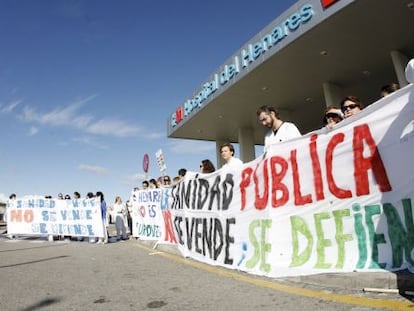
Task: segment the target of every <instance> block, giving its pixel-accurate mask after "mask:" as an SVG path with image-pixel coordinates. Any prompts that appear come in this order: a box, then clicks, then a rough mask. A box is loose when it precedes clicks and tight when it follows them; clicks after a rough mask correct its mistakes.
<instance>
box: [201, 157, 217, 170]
mask: <svg viewBox="0 0 414 311" xmlns="http://www.w3.org/2000/svg"><path fill="white" fill-rule="evenodd" d="M200 171H201V173H203V174H209V173H213V172H215V171H216V168H215V167H214V164H213V163H212V162H211V161H210V160H209V159H205V160H203V161H201V164H200Z"/></svg>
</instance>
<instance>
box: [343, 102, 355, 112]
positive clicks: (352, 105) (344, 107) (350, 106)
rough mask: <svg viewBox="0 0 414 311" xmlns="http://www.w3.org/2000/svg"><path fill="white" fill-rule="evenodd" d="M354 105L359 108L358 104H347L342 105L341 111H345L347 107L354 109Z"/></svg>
mask: <svg viewBox="0 0 414 311" xmlns="http://www.w3.org/2000/svg"><path fill="white" fill-rule="evenodd" d="M356 107H358V108H359V105H358V104H351V105H348V106H342V109H341V110H342V112H345V111H347V110H348V109H354V108H356Z"/></svg>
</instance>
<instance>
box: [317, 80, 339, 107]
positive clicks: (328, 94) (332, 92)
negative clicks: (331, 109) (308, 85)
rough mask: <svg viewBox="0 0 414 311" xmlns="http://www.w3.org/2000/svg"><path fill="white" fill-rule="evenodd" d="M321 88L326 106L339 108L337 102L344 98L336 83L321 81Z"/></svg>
mask: <svg viewBox="0 0 414 311" xmlns="http://www.w3.org/2000/svg"><path fill="white" fill-rule="evenodd" d="M322 88H323V95H324V97H325V105H326V107H328V106H335V107H338V108H339V104H340V102H341V100H342V99H343V98H344V95H343V92H342V89H341V88H340V87H339V86H337V85H336V84H333V83H330V82H324V83H322Z"/></svg>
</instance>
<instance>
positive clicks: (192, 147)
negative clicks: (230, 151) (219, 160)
mask: <svg viewBox="0 0 414 311" xmlns="http://www.w3.org/2000/svg"><path fill="white" fill-rule="evenodd" d="M168 148H169V149H170V150H171V151H172V152H173V153H175V154H211V153H212V154H215V152H216V144H215V143H214V142H203V141H196V140H175V139H174V140H169V141H168Z"/></svg>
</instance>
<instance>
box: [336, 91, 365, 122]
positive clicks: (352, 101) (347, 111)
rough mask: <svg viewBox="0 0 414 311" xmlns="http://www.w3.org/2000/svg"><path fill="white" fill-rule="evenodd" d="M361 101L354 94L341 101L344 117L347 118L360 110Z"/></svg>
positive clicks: (361, 106)
mask: <svg viewBox="0 0 414 311" xmlns="http://www.w3.org/2000/svg"><path fill="white" fill-rule="evenodd" d="M362 108H363V105H362V102H361V101H360V100H359V99H358V97H355V96H347V97H345V98H344V99H343V100H342V101H341V110H342V112H343V113H344V118H345V119H346V118H349V117H351V116H354V115H356V114H358V113H360V112H361V111H362Z"/></svg>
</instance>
